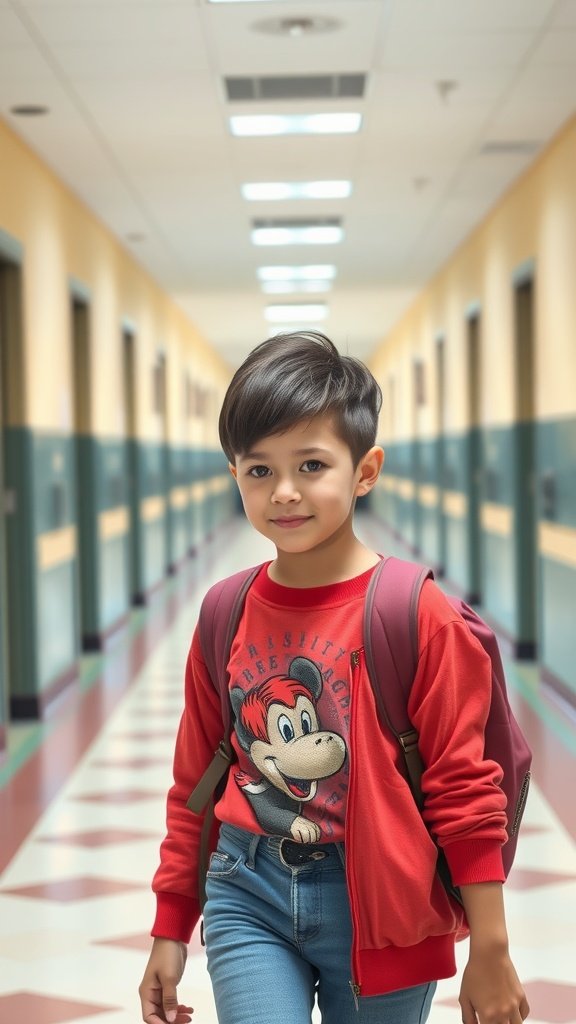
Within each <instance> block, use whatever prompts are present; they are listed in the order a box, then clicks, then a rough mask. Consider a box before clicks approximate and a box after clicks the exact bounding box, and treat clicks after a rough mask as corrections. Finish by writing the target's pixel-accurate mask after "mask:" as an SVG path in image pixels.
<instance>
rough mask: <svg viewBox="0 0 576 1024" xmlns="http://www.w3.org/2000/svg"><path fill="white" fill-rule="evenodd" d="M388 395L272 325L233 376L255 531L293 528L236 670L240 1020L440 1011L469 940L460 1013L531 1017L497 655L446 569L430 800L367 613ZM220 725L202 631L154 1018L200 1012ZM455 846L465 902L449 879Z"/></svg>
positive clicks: (185, 731) (239, 636)
mask: <svg viewBox="0 0 576 1024" xmlns="http://www.w3.org/2000/svg"><path fill="white" fill-rule="evenodd" d="M380 404H381V394H380V389H379V387H378V385H377V383H376V381H375V380H374V378H373V376H372V375H371V374H370V372H369V371H368V369H367V368H366V367H365V366H364V365H363V364H362V363H360V362H359V361H357V360H355V359H352V358H349V357H341V356H340V355H339V353H338V351H337V350H336V348H335V347H334V345H333V344H332V343H331V342H330V341H329V340H328V339H327V338H326V337H324V336H323V335H321V334H317V333H312V332H311V333H295V334H286V335H281V336H276V337H275V338H272V339H270V340H269V341H266V342H264V343H263V344H262V345H259V346H258V347H257V348H256V349H255V350H254V351H253V352H252V353H251V354H250V355H249V356H248V358H247V359H246V361H245V362H244V364H243V365H242V366H241V367H240V369H239V370H238V371H237V372H236V374H235V375H234V378H233V380H232V382H231V384H230V387H229V389H228V392H227V394H226V397H225V399H224V404H223V408H222V412H221V416H220V439H221V442H222V447H223V449H224V451H225V453H226V455H227V457H228V459H229V463H230V471H231V473H232V474H233V476H234V478H235V479H236V482H237V484H238V487H239V490H240V495H241V497H242V501H243V504H244V508H245V511H246V515H247V517H248V519H249V521H250V523H251V524H252V526H253V527H254V528H255V529H256V530H257V531H258V532H259V533H262V534H263V535H264V536H265V537H268V538H269V539H270V540H272V541H273V543H274V545H275V547H276V558H275V559H274V560H273V561H272V562H270V563H269V564H266V565H264V566H263V567H262V568H261V570H260V572H259V574H258V576H257V577H256V579H255V581H254V583H253V584H252V587H251V588H250V591H249V593H248V595H247V597H246V603H245V607H244V611H243V615H242V619H241V622H240V625H239V628H238V631H237V633H236V637H235V639H234V641H233V644H232V648H231V653H230V660H229V664H228V671H229V676H230V700H231V704H232V709H233V713H234V729H233V737H232V744H233V747H234V750H235V754H236V756H237V760H238V763H237V764H234V765H233V766H232V769H231V771H230V773H229V776H228V780H227V783H226V788H225V790H224V793H223V796H222V798H221V800H220V801H219V803H218V804H217V808H216V816H217V818H218V819H219V820H220V822H221V823H222V824H221V826H220V838H219V842H218V848H217V850H216V851H215V852H214V853H213V854H212V857H211V861H210V869H209V872H208V879H207V886H206V895H207V903H206V906H205V908H204V934H205V939H206V949H207V956H208V968H209V971H210V974H211V979H212V984H213V989H214V996H215V1001H216V1008H217V1013H218V1020H219V1022H220V1024H310V1015H311V1009H312V1006H313V1003H314V1000H315V998H317V1000H318V1005H319V1007H320V1010H321V1013H322V1021H323V1024H352V1022H353V1021H354V1022H359V1024H423V1022H424V1021H425V1020H426V1019H427V1017H428V1013H429V1010H430V1004H431V1000H432V996H433V993H434V989H435V985H436V981H437V980H438V979H439V978H445V977H449V976H451V975H453V974H454V973H455V960H454V943H455V940H456V939H457V938H460V937H462V936H463V935H465V934H466V932H467V928H469V931H470V956H469V961H468V965H467V967H466V970H465V972H464V976H463V979H462V988H461V994H460V1003H461V1007H462V1019H463V1021H464V1024H476V1022H478V1024H520V1022H521V1021H522V1020H523V1019H525V1017H526V1016H527V1014H528V1004H527V1002H526V998H525V995H524V992H523V990H522V987H521V985H520V982H519V981H518V978H517V975H516V972H515V970H514V967H513V965H512V963H511V961H510V958H509V955H508V941H507V933H506V925H505V919H504V910H503V902H502V881H503V879H504V873H503V870H502V860H501V852H500V851H501V846H502V844H503V843H504V842H505V840H506V831H505V825H506V815H505V799H504V797H503V794H502V792H501V790H500V788H499V786H498V782H499V778H500V770H499V768H498V766H497V765H496V764H494V763H493V762H490V761H485V760H484V759H483V750H484V741H483V728H484V723H485V720H486V715H487V710H488V706H489V700H490V685H491V673H490V665H489V661H488V659H487V656H486V655H485V654H484V652H483V650H482V649H481V647H480V645H479V644H478V643H477V642H476V641H475V640H474V639H473V638H472V637H471V636H470V634H469V633H468V630H467V628H466V627H465V626H464V624H463V623H462V621H461V620H460V619H459V617H458V615H457V614H456V613H455V612H454V611H453V610H452V609H451V608H450V606H449V605H448V603H447V602H446V600H445V599H444V597H443V595H442V593H441V592H440V591H439V590H438V588H436V586H435V585H434V584H433V583H432V582H431V581H427V582H426V583H425V584H424V586H423V589H422V594H421V598H420V604H419V609H418V628H419V661H418V670H417V674H416V678H415V680H414V684H413V687H412V693H411V698H410V706H409V712H410V717H411V720H412V721H413V723H414V726H415V728H416V729H417V731H418V734H419V747H420V750H421V754H422V757H423V761H424V764H425V765H426V770H425V772H424V776H423V780H422V782H423V789H424V792H425V806H424V810H423V814H422V815H420V813H419V812H418V810H417V809H416V805H415V803H414V800H413V798H412V795H411V793H410V791H409V789H408V786H407V783H406V781H405V778H404V776H403V774H402V771H401V767H400V759H399V755H398V749H397V743H396V740H395V739H394V738H393V737H392V736H391V735H390V736H389V735H386V734H385V733H384V731H383V730H382V729H381V727H380V725H379V723H378V718H377V715H376V710H375V706H374V700H373V695H372V691H371V688H370V683H369V680H368V678H367V673H366V670H365V666H364V661H363V649H362V612H363V604H364V598H365V594H366V589H367V586H368V583H369V580H370V577H371V574H372V572H373V570H374V567H375V566H376V565H377V564H378V562H379V558H380V556H379V555H378V554H377V553H376V552H374V551H371V550H370V549H369V548H367V547H366V546H365V545H364V544H362V543H361V542H360V541H359V540H358V538H357V537H356V536H355V534H354V528H353V513H354V506H355V503H356V499H357V498H358V497H359V496H360V495H363V494H367V493H368V492H369V491H370V490H371V489H372V487H373V486H374V484H375V483H376V481H377V479H378V475H379V473H380V470H381V467H382V462H383V457H384V453H383V451H382V449H381V448H379V447H378V446H377V445H376V444H375V439H376V432H377V428H378V414H379V410H380ZM222 732H223V726H222V716H221V711H220V701H219V697H218V694H217V692H216V689H215V687H214V686H213V685H212V682H211V680H210V678H209V676H208V672H207V669H206V666H205V664H204V660H203V655H202V650H201V646H200V642H199V638H198V634H197V633H196V634H195V636H194V639H193V641H192V647H191V651H190V655H189V658H188V663H187V671H186V704H185V711H184V714H183V717H182V722H181V725H180V730H179V733H178V738H177V742H176V753H175V761H174V778H175V782H174V786H173V787H172V789H171V790H170V793H169V796H168V831H167V836H166V838H165V840H164V842H163V844H162V848H161V863H160V867H159V868H158V870H157V872H156V875H155V877H154V882H153V888H154V890H155V892H156V895H157V915H156V921H155V924H154V928H153V930H152V934H153V935H154V937H155V938H154V944H153V948H152V952H151V955H150V960H149V963H148V966H147V969H146V972H145V975H144V978H143V981H142V984H141V986H140V996H141V1001H142V1013H143V1019H144V1020H145V1021H146V1022H147V1024H160V1022H162V1021H169V1022H173V1021H176V1022H177V1024H184V1022H186V1021H189V1020H190V1013H191V1009H190V1008H189V1007H185V1006H182V1005H180V1004H178V1001H177V995H176V986H177V984H178V983H179V981H180V978H181V976H182V973H183V970H184V965H185V959H186V943H187V942H188V941H189V939H190V935H191V932H192V929H193V928H194V926H195V924H196V922H197V920H198V917H199V915H200V906H199V902H198V891H197V862H198V845H199V834H200V829H201V825H202V821H201V817H200V816H199V815H195V814H192V812H191V811H189V810H187V808H186V806H185V804H186V800H187V798H188V796H189V794H190V792H191V791H192V790H193V789H194V786H195V785H196V783H197V781H198V779H199V778H200V777H201V775H202V773H203V771H204V770H205V768H206V766H207V765H208V763H209V762H210V761H211V760H212V756H213V752H214V750H215V749H216V747H217V746H218V743H219V741H220V739H221V736H222ZM430 832H431V833H433V835H434V836H435V838H436V839H437V841H438V842H439V844H440V845H441V846H442V847H443V849H444V851H445V854H446V857H447V860H448V863H449V865H450V868H451V872H452V877H453V881H454V883H455V884H456V885H459V886H460V888H461V892H462V899H463V903H464V907H465V914H466V919H465V918H464V913H463V912H462V910H461V908H460V907H459V906H458V905H456V904H455V903H454V902H453V901H451V900H450V898H449V897H448V896H447V895H446V892H445V890H444V888H443V887H442V885H441V883H440V881H439V879H438V876H437V874H436V871H435V863H436V848H435V846H434V843H433V842H432V839H431V838H430V834H429V833H430Z"/></svg>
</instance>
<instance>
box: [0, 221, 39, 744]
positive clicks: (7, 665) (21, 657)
mask: <svg viewBox="0 0 576 1024" xmlns="http://www.w3.org/2000/svg"><path fill="white" fill-rule="evenodd" d="M0 241H3V239H2V240H0ZM24 355H25V353H24V339H23V330H22V270H21V265H20V260H19V259H13V258H12V257H11V256H10V255H5V256H3V254H2V248H1V247H0V429H1V432H2V435H1V443H0V494H1V495H2V502H1V507H0V747H1V746H2V745H3V743H4V741H5V736H6V731H5V730H6V725H7V723H8V720H9V719H10V718H21V717H29V715H30V710H31V702H32V703H33V701H34V691H35V686H36V667H37V666H36V658H37V645H36V640H35V622H36V616H35V602H34V575H33V563H32V558H31V556H32V551H33V544H34V538H33V519H32V507H31V488H30V477H29V471H30V459H31V447H30V444H29V437H28V433H27V430H26V424H25V402H24V396H25V391H24Z"/></svg>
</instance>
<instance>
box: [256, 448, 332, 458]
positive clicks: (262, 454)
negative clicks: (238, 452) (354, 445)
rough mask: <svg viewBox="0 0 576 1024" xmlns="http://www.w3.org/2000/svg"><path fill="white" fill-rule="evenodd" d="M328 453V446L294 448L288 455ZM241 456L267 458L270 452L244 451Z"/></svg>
mask: <svg viewBox="0 0 576 1024" xmlns="http://www.w3.org/2000/svg"><path fill="white" fill-rule="evenodd" d="M330 454H331V452H330V451H329V449H328V448H295V449H294V451H292V452H290V455H330ZM241 458H244V459H269V458H270V453H269V452H261V451H259V452H255V451H249V452H246V454H245V455H244V456H241Z"/></svg>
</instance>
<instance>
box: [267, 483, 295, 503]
mask: <svg viewBox="0 0 576 1024" xmlns="http://www.w3.org/2000/svg"><path fill="white" fill-rule="evenodd" d="M271 501H272V502H273V503H274V504H275V505H287V504H288V503H289V502H294V501H300V491H299V490H298V488H297V487H296V485H295V483H294V481H293V480H291V479H290V477H282V478H279V479H278V480H277V481H276V485H275V487H274V489H273V491H272V497H271Z"/></svg>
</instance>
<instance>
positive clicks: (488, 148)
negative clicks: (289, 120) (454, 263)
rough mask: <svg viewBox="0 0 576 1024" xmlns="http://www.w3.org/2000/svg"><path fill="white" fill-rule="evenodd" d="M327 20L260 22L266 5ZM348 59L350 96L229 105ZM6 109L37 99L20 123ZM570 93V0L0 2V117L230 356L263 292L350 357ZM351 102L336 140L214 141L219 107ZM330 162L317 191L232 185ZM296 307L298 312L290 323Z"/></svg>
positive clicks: (456, 238) (552, 127) (251, 333)
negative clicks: (275, 240)
mask: <svg viewBox="0 0 576 1024" xmlns="http://www.w3.org/2000/svg"><path fill="white" fill-rule="evenodd" d="M315 18H320V19H322V18H324V19H326V18H327V19H331V20H333V21H336V22H337V25H336V26H335V27H334V26H332V27H330V29H329V30H328V31H325V32H322V31H318V32H310V33H307V32H303V33H300V34H298V33H296V34H289V35H282V34H270V33H269V32H264V31H262V30H261V29H258V27H257V23H259V22H262V21H267V20H269V19H315ZM360 73H363V74H366V76H367V80H366V89H365V93H364V96H363V97H362V98H361V99H349V98H347V99H344V100H342V99H332V98H331V99H328V100H326V99H324V100H317V101H312V100H301V99H300V100H291V101H286V100H283V101H277V100H274V101H256V102H255V101H243V102H233V103H231V102H229V101H228V100H227V98H226V90H225V87H224V78H225V77H227V76H233V77H241V76H271V75H274V76H296V75H320V74H330V75H336V74H360ZM18 104H44V105H46V106H47V107H48V108H49V113H48V114H47V115H46V116H44V117H34V118H30V117H28V118H20V117H16V116H14V114H13V113H12V112H11V109H12V108H13V107H14V106H15V105H18ZM575 108H576V0H303V2H302V3H294V2H292V0H276V2H274V0H252V2H242V3H234V2H227V3H211V2H209V0H0V117H2V118H4V119H5V120H6V122H7V123H8V124H9V125H10V126H11V127H12V128H13V129H14V130H15V131H16V132H17V133H19V134H20V135H21V136H22V137H23V138H24V139H25V140H26V142H27V143H28V144H29V145H30V146H31V147H32V148H33V149H34V150H36V151H37V152H38V153H39V154H40V155H41V156H42V157H43V158H44V159H45V160H46V162H47V163H48V164H49V165H51V166H52V167H53V168H54V170H55V171H56V173H57V174H58V176H59V177H60V178H61V179H63V180H64V181H65V182H67V183H68V185H69V186H70V187H71V188H72V189H73V190H74V192H76V193H77V194H78V195H79V196H80V197H81V198H82V199H83V200H84V201H85V202H86V203H87V205H88V206H89V207H91V209H92V210H94V211H95V213H96V214H97V215H98V216H99V217H100V218H101V219H102V220H103V221H104V222H105V223H106V224H107V225H108V227H109V228H110V229H111V230H112V231H113V232H114V234H115V235H116V236H117V237H118V238H119V239H120V241H121V242H122V244H123V245H125V247H126V248H127V249H129V250H130V251H131V253H132V254H133V256H134V257H135V258H136V259H137V260H138V261H139V262H140V263H141V264H142V265H143V266H144V267H145V268H147V270H148V271H149V272H150V273H151V274H152V275H153V276H154V277H155V278H156V279H157V280H158V281H159V282H160V284H161V285H162V286H163V288H164V289H165V290H166V291H168V292H169V293H170V294H171V295H173V296H174V298H175V299H176V300H177V302H178V303H179V304H180V305H181V306H182V307H183V308H184V309H185V310H186V312H187V313H188V314H189V316H190V318H191V319H192V320H193V321H194V323H195V324H196V326H197V327H198V328H199V330H200V331H201V332H202V333H203V334H204V336H205V337H206V338H207V340H208V341H209V342H210V343H211V344H212V345H213V346H214V347H215V348H216V349H217V350H218V351H219V352H220V353H221V354H222V355H223V357H224V358H225V359H226V360H227V361H228V362H229V363H230V364H231V365H232V366H236V365H237V364H238V363H239V362H240V361H241V360H242V358H243V357H244V355H245V354H246V352H247V351H248V350H249V349H250V348H251V347H253V346H254V345H255V344H256V343H257V342H258V341H261V340H262V339H263V338H264V337H266V336H267V334H268V333H269V330H270V328H269V325H268V324H267V322H266V320H265V319H264V307H265V305H266V304H267V302H270V301H290V302H295V301H297V300H299V299H300V298H304V299H305V300H306V301H327V303H328V317H327V319H326V320H324V321H322V322H321V323H319V324H318V326H319V327H320V329H322V330H325V331H326V333H328V334H330V335H331V336H332V337H333V338H334V340H335V341H336V342H337V343H338V344H339V345H340V346H343V347H344V348H348V350H349V351H350V352H351V353H354V354H356V355H359V356H360V357H363V358H366V357H368V356H369V354H370V352H371V350H373V348H374V346H375V345H376V344H377V343H378V341H380V340H381V338H382V337H383V335H384V334H385V333H386V331H387V330H388V329H389V328H390V326H391V325H392V324H393V323H394V322H395V321H396V320H397V319H398V317H399V316H400V315H401V313H402V311H403V310H404V309H405V308H406V307H407V305H408V304H409V302H410V301H411V299H412V297H413V296H414V295H415V294H416V293H417V292H418V291H419V290H420V289H421V288H422V286H423V285H424V283H425V282H426V281H427V280H428V279H429V278H430V277H431V276H432V275H433V273H434V272H435V270H436V269H437V268H438V267H439V266H441V265H442V263H443V262H445V261H446V259H447V258H448V257H449V255H450V253H451V252H452V251H453V250H454V249H455V247H456V246H457V245H458V244H459V243H460V242H461V240H462V239H463V238H465V237H466V235H467V234H468V233H469V232H470V230H471V229H472V228H473V227H474V225H475V224H477V223H478V221H479V220H480V219H481V218H482V217H483V216H484V215H485V214H486V212H487V211H488V210H489V209H490V207H491V206H492V205H493V204H494V202H495V201H496V199H497V198H498V197H499V196H500V195H501V194H502V192H503V191H504V190H505V189H506V188H507V187H508V186H509V185H510V183H511V182H512V181H514V179H515V178H517V176H518V175H519V174H520V173H521V172H522V171H523V170H524V169H525V168H526V167H527V166H528V165H529V164H530V162H531V161H533V160H534V158H535V155H536V153H537V152H538V151H539V150H540V149H541V148H542V147H544V146H545V145H546V143H547V142H548V141H549V140H550V139H551V137H552V136H553V135H554V134H555V132H557V131H558V129H559V128H560V127H561V126H562V124H563V123H564V122H565V121H566V120H567V119H568V118H569V117H570V116H571V115H572V113H573V112H574V110H575ZM298 112H303V113H308V112H310V113H313V112H320V113H328V112H337V113H345V112H359V113H361V115H362V127H361V130H360V132H359V133H358V134H354V135H324V136H319V137H318V136H316V137H305V136H299V135H297V136H294V135H293V136H288V137H275V138H261V137H259V138H235V137H233V136H232V135H231V132H230V130H229V123H228V118H229V116H230V115H232V114H260V113H273V114H275V113H298ZM332 179H337V180H341V179H345V180H350V181H351V182H352V189H353V191H352V195H351V196H350V197H349V198H346V199H338V200H326V199H322V200H310V199H298V200H290V201H285V200H284V201H280V202H278V201H275V202H271V201H264V202H262V201H260V202H248V201H246V200H245V199H243V198H242V195H241V191H240V186H241V185H242V183H245V182H278V181H310V180H332ZM285 217H306V218H308V217H312V218H320V217H341V218H342V222H343V227H344V232H345V234H344V240H343V242H342V243H341V244H338V245H314V246H302V245H298V246H270V247H256V246H254V245H253V244H252V243H251V240H250V227H251V222H252V220H253V219H254V218H264V219H266V218H285ZM325 263H329V264H334V265H335V266H336V268H337V276H336V278H335V281H334V286H333V288H332V290H331V291H330V292H328V293H327V294H326V295H321V296H318V297H317V298H316V297H315V296H304V297H301V296H299V295H298V294H297V293H296V294H294V295H290V296H287V297H286V299H284V297H275V296H266V295H263V294H262V292H261V290H260V286H259V283H258V281H257V277H256V269H257V268H258V267H259V266H262V265H278V264H280V265H287V264H288V265H301V264H325ZM303 323H304V321H300V324H303Z"/></svg>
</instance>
